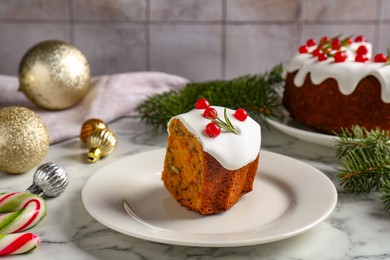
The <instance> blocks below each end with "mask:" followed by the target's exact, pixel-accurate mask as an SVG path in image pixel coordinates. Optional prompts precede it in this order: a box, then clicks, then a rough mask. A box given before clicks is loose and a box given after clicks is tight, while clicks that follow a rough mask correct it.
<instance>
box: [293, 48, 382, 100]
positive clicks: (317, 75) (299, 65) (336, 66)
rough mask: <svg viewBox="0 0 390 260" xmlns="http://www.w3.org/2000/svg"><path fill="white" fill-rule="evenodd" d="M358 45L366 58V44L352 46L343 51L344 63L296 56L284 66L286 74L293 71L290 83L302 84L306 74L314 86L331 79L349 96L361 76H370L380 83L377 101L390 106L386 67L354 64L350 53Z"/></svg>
mask: <svg viewBox="0 0 390 260" xmlns="http://www.w3.org/2000/svg"><path fill="white" fill-rule="evenodd" d="M362 44H364V45H365V46H366V47H367V49H368V55H367V56H368V57H369V58H370V57H371V45H370V44H368V43H360V44H357V43H354V44H352V45H351V47H350V49H348V50H347V53H348V59H347V60H346V61H345V62H341V63H335V62H334V60H333V59H328V60H326V61H320V62H319V61H317V59H316V58H313V57H312V55H311V54H296V55H295V56H294V58H293V59H292V60H291V61H290V62H289V64H287V66H286V72H295V71H297V74H296V76H295V78H294V84H295V86H297V87H301V86H302V85H303V83H304V82H305V79H306V77H307V75H308V74H309V73H310V77H311V81H312V82H313V84H316V85H318V84H321V83H322V82H323V81H325V80H326V79H328V78H334V79H335V80H336V81H337V84H338V86H339V90H340V92H341V93H342V94H344V95H350V94H352V92H353V91H354V90H355V89H356V87H357V85H358V84H359V82H360V81H361V80H362V79H364V78H365V77H367V76H374V77H375V78H377V79H378V81H379V83H380V84H381V88H382V91H381V99H382V100H383V102H384V103H390V65H385V64H384V63H374V62H366V63H361V62H355V61H354V59H355V54H354V50H356V49H357V48H358V47H359V46H360V45H362ZM314 48H315V47H314ZM286 72H285V75H286Z"/></svg>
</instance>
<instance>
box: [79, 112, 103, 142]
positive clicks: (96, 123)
mask: <svg viewBox="0 0 390 260" xmlns="http://www.w3.org/2000/svg"><path fill="white" fill-rule="evenodd" d="M106 128H107V124H106V123H104V122H103V121H102V120H100V119H97V118H91V119H88V120H87V121H85V122H84V123H83V125H82V126H81V130H80V140H81V141H82V142H83V143H87V139H88V136H90V134H91V133H92V132H93V131H94V130H96V129H106Z"/></svg>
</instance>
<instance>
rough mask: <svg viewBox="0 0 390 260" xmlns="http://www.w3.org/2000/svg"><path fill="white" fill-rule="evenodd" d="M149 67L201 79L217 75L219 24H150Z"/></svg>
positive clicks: (219, 50)
mask: <svg viewBox="0 0 390 260" xmlns="http://www.w3.org/2000/svg"><path fill="white" fill-rule="evenodd" d="M150 31H151V37H150V38H151V69H152V70H156V71H163V72H168V73H172V74H177V75H180V76H183V77H186V78H189V79H192V80H196V81H202V80H211V79H218V78H220V77H221V41H222V39H221V26H219V25H152V26H151V28H150Z"/></svg>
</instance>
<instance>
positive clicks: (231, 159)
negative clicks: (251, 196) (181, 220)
mask: <svg viewBox="0 0 390 260" xmlns="http://www.w3.org/2000/svg"><path fill="white" fill-rule="evenodd" d="M202 102H204V101H202ZM209 108H212V109H214V110H215V111H216V113H215V116H216V117H213V116H212V117H207V116H204V111H203V110H202V109H193V110H191V111H189V112H188V113H184V114H181V115H177V116H175V117H173V118H172V119H171V120H170V121H169V123H168V132H169V135H168V145H167V148H166V155H165V159H164V169H163V173H162V177H161V178H162V181H163V183H164V186H165V188H166V189H167V190H168V191H169V192H170V194H171V195H172V196H173V197H174V198H175V199H176V200H177V201H178V202H179V203H180V204H181V205H182V206H183V207H186V208H188V209H190V210H193V211H195V212H198V213H199V214H201V215H209V214H214V213H218V212H223V211H226V210H228V209H229V208H231V207H232V206H233V205H234V204H235V203H237V202H238V201H239V199H240V198H241V197H242V196H243V195H244V194H246V193H248V192H250V191H251V190H252V189H253V181H254V179H255V176H256V174H257V167H258V162H259V151H260V144H261V133H260V126H259V124H258V123H257V122H255V121H254V120H253V119H252V118H250V117H248V116H247V113H246V111H245V110H236V111H234V110H231V109H227V108H223V107H219V106H207V107H205V108H204V109H209ZM237 111H239V112H237ZM244 111H245V112H244ZM217 115H218V116H217ZM237 115H238V118H237V117H236V116H237Z"/></svg>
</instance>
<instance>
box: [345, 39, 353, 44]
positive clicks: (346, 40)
mask: <svg viewBox="0 0 390 260" xmlns="http://www.w3.org/2000/svg"><path fill="white" fill-rule="evenodd" d="M343 42H344V43H345V44H347V45H351V44H352V43H353V40H352V39H351V38H347V39H345V40H344V41H343Z"/></svg>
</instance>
